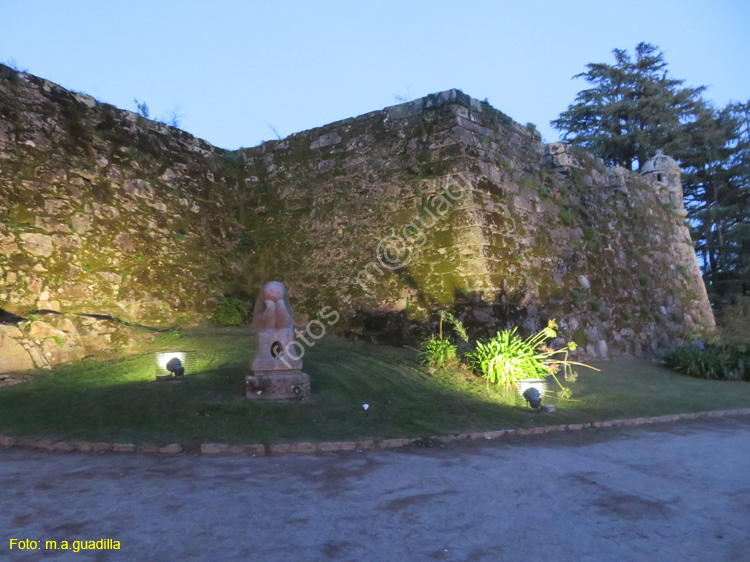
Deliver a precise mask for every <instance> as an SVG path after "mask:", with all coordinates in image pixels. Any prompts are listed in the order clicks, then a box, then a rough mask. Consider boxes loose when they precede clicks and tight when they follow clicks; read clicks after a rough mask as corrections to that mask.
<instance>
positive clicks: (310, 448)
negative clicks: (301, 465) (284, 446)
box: [290, 443, 318, 455]
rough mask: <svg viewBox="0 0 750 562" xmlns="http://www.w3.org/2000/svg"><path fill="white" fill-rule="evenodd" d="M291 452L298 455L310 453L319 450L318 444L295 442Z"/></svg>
mask: <svg viewBox="0 0 750 562" xmlns="http://www.w3.org/2000/svg"><path fill="white" fill-rule="evenodd" d="M290 452H291V453H294V454H297V455H309V454H312V453H317V452H318V446H317V444H316V443H294V444H292V446H291V448H290Z"/></svg>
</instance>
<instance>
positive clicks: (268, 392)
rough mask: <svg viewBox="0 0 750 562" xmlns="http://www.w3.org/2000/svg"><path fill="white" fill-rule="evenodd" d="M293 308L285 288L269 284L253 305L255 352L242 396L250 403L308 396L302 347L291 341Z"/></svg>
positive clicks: (308, 380)
mask: <svg viewBox="0 0 750 562" xmlns="http://www.w3.org/2000/svg"><path fill="white" fill-rule="evenodd" d="M292 318H293V317H292V307H291V304H290V303H289V296H288V295H287V292H286V289H285V288H284V285H282V284H281V283H279V282H278V281H270V282H269V283H266V284H265V285H264V286H263V289H262V290H261V291H260V294H259V295H258V299H257V301H256V302H255V310H254V314H253V325H254V326H255V330H256V332H257V336H258V352H257V353H256V354H255V358H254V359H253V362H252V370H253V374H252V375H250V376H248V377H247V379H246V388H245V395H246V396H247V397H248V398H250V399H253V400H259V399H260V400H279V399H288V398H296V399H302V398H305V397H308V396H309V395H310V377H309V376H308V375H307V374H306V373H303V372H302V354H303V353H304V348H303V347H302V344H300V343H299V342H296V341H295V340H294V323H293V320H292Z"/></svg>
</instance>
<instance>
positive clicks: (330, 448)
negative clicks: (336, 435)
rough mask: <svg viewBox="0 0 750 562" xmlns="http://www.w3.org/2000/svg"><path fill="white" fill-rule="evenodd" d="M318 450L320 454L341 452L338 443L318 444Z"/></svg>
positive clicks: (326, 442) (325, 442)
mask: <svg viewBox="0 0 750 562" xmlns="http://www.w3.org/2000/svg"><path fill="white" fill-rule="evenodd" d="M318 450H319V451H320V452H321V453H333V452H336V451H340V450H341V443H340V442H338V441H324V442H323V443H318Z"/></svg>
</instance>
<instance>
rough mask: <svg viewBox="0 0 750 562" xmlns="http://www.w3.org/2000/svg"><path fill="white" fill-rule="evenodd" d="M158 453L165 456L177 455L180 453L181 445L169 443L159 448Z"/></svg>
mask: <svg viewBox="0 0 750 562" xmlns="http://www.w3.org/2000/svg"><path fill="white" fill-rule="evenodd" d="M159 452H160V453H162V454H165V455H178V454H180V453H182V445H180V444H179V443H170V444H168V445H164V446H163V447H159Z"/></svg>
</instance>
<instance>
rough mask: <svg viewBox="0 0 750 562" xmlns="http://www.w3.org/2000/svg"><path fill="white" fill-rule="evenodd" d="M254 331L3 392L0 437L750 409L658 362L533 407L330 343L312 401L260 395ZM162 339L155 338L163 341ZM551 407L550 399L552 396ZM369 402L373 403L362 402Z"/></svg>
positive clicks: (413, 364) (396, 433) (238, 438)
mask: <svg viewBox="0 0 750 562" xmlns="http://www.w3.org/2000/svg"><path fill="white" fill-rule="evenodd" d="M248 332H249V331H248V329H247V328H243V329H227V328H217V329H212V330H210V331H202V332H201V331H194V332H189V333H187V334H186V335H184V336H183V337H181V338H179V339H176V340H174V341H171V342H168V343H167V342H165V341H164V340H162V341H163V343H162V344H161V348H163V349H166V348H168V347H171V348H172V349H180V350H193V351H194V352H195V357H196V358H197V364H196V369H195V371H194V372H190V373H188V375H187V377H186V380H185V381H184V382H182V383H165V382H156V381H154V373H155V366H154V365H155V364H154V354H153V353H147V354H146V353H144V354H143V355H139V356H132V357H128V358H125V359H119V360H115V361H107V362H93V361H91V362H83V363H78V364H75V365H69V366H65V367H61V368H58V369H55V370H53V371H40V372H39V373H38V374H36V375H34V377H33V379H32V380H30V381H29V382H25V383H22V384H18V385H15V386H9V387H5V388H0V433H4V434H8V435H14V436H28V435H36V436H40V437H49V438H53V439H67V440H87V441H115V442H137V443H145V442H150V443H155V444H165V443H174V442H179V443H183V444H186V445H192V444H198V443H201V442H224V443H270V442H284V441H327V440H349V439H365V438H373V439H379V438H394V437H427V436H432V435H439V434H446V433H456V432H464V431H484V430H491V429H504V428H519V427H532V426H536V425H555V424H564V423H581V422H591V421H596V420H607V419H617V418H629V417H642V416H655V415H662V414H672V413H684V412H697V411H703V410H716V409H731V408H746V407H750V384H749V383H747V382H725V381H706V380H701V379H693V378H689V377H686V376H683V375H679V374H676V373H674V372H672V371H669V370H667V369H664V368H661V367H658V366H656V365H654V364H652V363H648V362H642V361H633V360H612V361H608V362H600V363H597V364H596V366H597V367H598V368H601V369H602V371H601V372H595V371H591V370H587V369H583V368H579V369H578V373H579V378H578V380H577V381H576V382H574V383H567V384H568V386H570V387H571V389H572V391H573V399H574V400H571V401H564V400H558V401H555V402H552V403H554V404H555V405H556V406H557V411H556V412H554V413H545V414H541V413H535V412H532V411H530V410H529V409H528V408H526V407H525V406H524V405H523V404H521V403H520V402H519V401H516V399H515V397H514V396H513V395H512V394H510V393H506V392H503V391H501V390H499V389H497V388H496V387H490V389H489V390H488V389H487V387H486V385H485V383H484V381H483V380H482V379H480V378H477V377H474V376H472V375H470V374H468V373H466V372H463V371H455V370H453V371H451V370H444V371H438V372H435V373H432V374H431V373H429V372H428V371H427V370H426V369H425V368H423V367H421V366H420V365H419V364H418V362H417V359H416V353H415V352H414V351H412V350H409V349H400V348H392V347H384V346H375V345H369V344H363V343H353V342H349V341H346V340H342V339H337V338H334V337H327V338H325V339H324V340H321V341H320V342H319V343H318V344H317V345H316V346H315V347H314V348H312V349H309V350H308V351H307V353H306V354H305V356H304V363H305V371H306V372H307V373H309V374H310V378H311V381H312V393H313V397H312V399H311V400H309V401H304V402H289V403H263V402H251V401H248V400H247V399H246V398H245V397H244V377H245V375H247V374H248V371H249V365H250V360H251V358H252V356H253V354H254V340H252V339H251V337H250V336H249V335H248ZM157 347H158V346H157ZM548 403H549V402H548ZM363 404H369V409H368V410H365V409H364V408H363Z"/></svg>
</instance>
